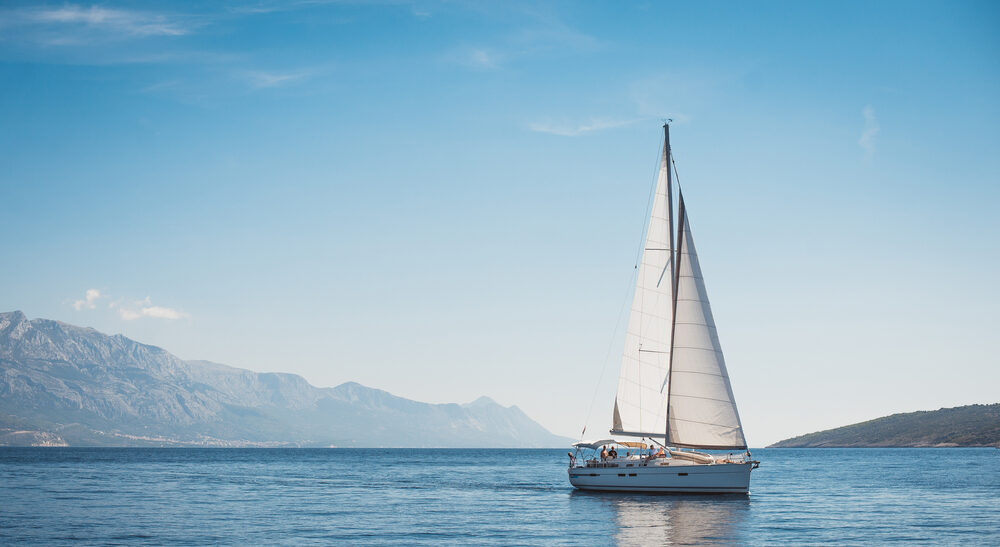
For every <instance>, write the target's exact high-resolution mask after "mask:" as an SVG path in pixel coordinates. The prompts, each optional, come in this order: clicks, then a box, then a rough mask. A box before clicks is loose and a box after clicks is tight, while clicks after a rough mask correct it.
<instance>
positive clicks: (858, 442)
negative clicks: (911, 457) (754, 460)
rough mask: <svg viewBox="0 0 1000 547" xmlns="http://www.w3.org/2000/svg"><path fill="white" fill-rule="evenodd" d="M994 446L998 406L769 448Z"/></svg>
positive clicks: (865, 425) (832, 432)
mask: <svg viewBox="0 0 1000 547" xmlns="http://www.w3.org/2000/svg"><path fill="white" fill-rule="evenodd" d="M924 446H996V447H998V448H1000V403H994V404H990V405H967V406H958V407H954V408H941V409H938V410H924V411H920V412H907V413H903V414H893V415H891V416H885V417H882V418H876V419H874V420H869V421H867V422H861V423H858V424H852V425H847V426H844V427H838V428H836V429H828V430H826V431H818V432H816V433H809V434H807V435H800V436H798V437H794V438H791V439H785V440H783V441H779V442H777V443H774V444H772V445H771V446H769V447H768V448H868V447H924Z"/></svg>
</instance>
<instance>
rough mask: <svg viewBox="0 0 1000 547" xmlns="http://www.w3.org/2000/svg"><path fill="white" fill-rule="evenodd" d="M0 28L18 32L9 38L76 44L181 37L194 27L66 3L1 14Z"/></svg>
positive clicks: (159, 16) (158, 16) (165, 18)
mask: <svg viewBox="0 0 1000 547" xmlns="http://www.w3.org/2000/svg"><path fill="white" fill-rule="evenodd" d="M0 20H2V21H3V22H2V23H0V26H2V27H5V28H8V29H15V30H19V31H20V32H16V31H15V32H11V31H10V30H8V31H7V32H6V34H7V39H11V38H14V39H17V38H18V37H19V38H21V39H23V40H26V41H29V42H36V43H40V44H43V45H50V46H59V45H77V44H83V43H90V42H106V41H109V40H116V39H126V38H141V37H150V36H181V35H184V34H188V33H189V32H191V27H190V26H187V25H184V24H183V23H181V21H180V20H178V18H175V17H168V16H167V15H164V14H158V13H150V12H144V11H133V10H124V9H113V8H104V7H100V6H90V7H83V6H80V5H74V4H67V5H65V6H62V7H59V8H23V9H16V10H6V11H5V12H0Z"/></svg>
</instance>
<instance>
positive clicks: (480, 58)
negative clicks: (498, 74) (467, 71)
mask: <svg viewBox="0 0 1000 547" xmlns="http://www.w3.org/2000/svg"><path fill="white" fill-rule="evenodd" d="M446 58H447V60H449V61H451V62H453V63H455V64H458V65H462V66H464V67H467V68H472V69H475V70H493V69H496V68H500V66H501V65H502V64H503V62H504V60H505V59H506V56H505V55H504V54H502V53H500V52H498V51H496V50H493V49H488V48H482V47H460V48H457V49H454V50H452V51H451V52H450V53H448V55H447V56H446Z"/></svg>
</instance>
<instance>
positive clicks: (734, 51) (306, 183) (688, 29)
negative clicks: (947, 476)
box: [0, 1, 1000, 446]
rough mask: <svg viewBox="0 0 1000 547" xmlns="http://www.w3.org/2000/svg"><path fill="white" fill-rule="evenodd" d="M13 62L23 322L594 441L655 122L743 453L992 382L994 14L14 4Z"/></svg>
mask: <svg viewBox="0 0 1000 547" xmlns="http://www.w3.org/2000/svg"><path fill="white" fill-rule="evenodd" d="M0 82H2V85H0V218H2V219H3V223H4V226H5V230H4V237H3V238H2V239H0V257H2V261H3V267H2V268H0V309H3V310H12V309H21V310H23V311H24V312H25V313H27V314H28V315H29V316H30V317H46V318H53V319H59V320H63V321H67V322H70V323H75V324H81V325H87V326H93V327H95V328H97V329H99V330H102V331H104V332H108V333H123V334H125V335H127V336H130V337H132V338H135V339H137V340H139V341H142V342H146V343H151V344H155V345H160V346H163V347H165V348H167V349H169V350H170V351H172V352H174V353H176V354H177V355H179V356H181V357H183V358H188V359H209V360H214V361H218V362H223V363H227V364H231V365H234V366H240V367H245V368H250V369H253V370H258V371H287V372H294V373H298V374H302V375H303V376H305V377H306V378H307V379H308V380H309V381H310V382H312V383H313V384H316V385H320V386H331V385H336V384H339V383H341V382H344V381H348V380H354V381H359V382H361V383H364V384H366V385H370V386H374V387H379V388H383V389H386V390H388V391H390V392H393V393H395V394H398V395H402V396H406V397H411V398H415V399H418V400H424V401H434V402H451V401H458V402H462V401H471V400H473V399H475V398H476V397H478V396H480V395H489V396H491V397H493V398H495V399H497V400H498V401H499V402H501V403H503V404H508V405H510V404H516V405H518V406H520V407H521V408H522V409H524V410H525V411H526V412H528V414H529V415H531V416H533V417H535V418H536V419H538V420H539V421H541V422H542V423H543V424H544V425H546V426H547V427H549V428H550V429H552V430H554V431H556V432H558V433H562V434H565V435H570V436H573V435H577V434H578V432H579V430H580V428H581V427H582V425H583V422H584V418H585V417H586V415H587V413H588V409H590V408H591V400H592V396H593V395H594V393H595V386H596V393H597V396H596V398H595V402H594V404H593V407H592V413H591V418H590V431H593V432H595V434H597V433H599V432H600V431H602V430H603V429H604V428H605V426H607V425H608V422H609V421H610V406H611V402H612V397H613V391H614V386H615V379H616V377H617V368H618V356H619V355H620V352H621V347H620V344H621V340H620V338H621V332H622V330H623V326H622V327H620V328H619V329H618V330H617V336H616V334H615V333H616V331H615V324H616V319H617V318H618V314H619V310H620V308H621V305H622V302H623V301H626V300H627V295H626V293H627V292H628V290H629V289H630V282H631V277H630V276H631V274H632V267H633V261H634V256H635V250H636V248H637V246H638V244H639V237H640V232H641V228H642V224H643V223H644V221H645V219H644V218H643V215H644V207H645V204H646V196H647V195H648V192H649V187H650V184H651V182H652V177H653V171H654V168H655V165H656V160H657V151H658V148H659V146H660V143H659V139H660V138H661V128H660V124H661V121H660V120H661V119H662V118H665V117H671V118H673V119H674V120H675V122H674V125H673V129H672V135H673V144H674V153H675V156H676V160H677V165H678V170H679V173H680V179H681V182H682V184H683V186H684V189H685V198H686V201H687V204H688V208H689V212H690V215H691V222H692V229H693V232H694V233H695V234H696V236H697V239H698V244H699V254H700V257H701V260H702V266H703V268H704V270H705V275H706V280H707V283H708V290H709V294H710V296H711V298H712V301H713V308H714V311H715V315H716V321H717V323H718V325H719V328H720V337H721V340H722V344H723V348H724V350H725V352H726V356H727V362H728V364H729V368H730V373H731V376H732V380H733V386H734V391H735V393H736V397H737V401H738V403H739V405H740V409H741V413H742V417H743V421H744V425H745V427H746V429H747V435H748V438H749V440H750V443H751V445H754V446H759V445H763V444H766V443H770V442H773V441H776V440H778V439H780V438H783V437H786V436H790V435H794V434H799V433H804V432H808V431H814V430H817V429H821V428H825V427H832V426H837V425H842V424H844V423H849V422H853V421H858V420H862V419H867V418H871V417H875V416H878V415H882V414H886V413H891V412H897V411H910V410H917V409H930V408H938V407H941V406H952V405H958V404H968V403H975V402H982V403H985V402H996V401H997V390H996V386H997V385H1000V367H998V366H997V365H998V364H1000V363H998V362H997V358H996V353H995V351H993V348H992V344H991V342H992V341H993V340H994V339H995V338H996V328H997V326H998V321H997V319H996V310H997V306H998V304H1000V295H998V290H997V288H996V278H997V273H998V271H1000V244H998V236H1000V221H998V219H997V209H998V205H1000V199H998V198H1000V190H998V182H1000V180H998V178H1000V177H998V175H997V173H998V172H1000V159H998V158H1000V154H998V153H997V149H998V145H1000V138H998V136H997V127H1000V100H998V97H1000V8H998V7H997V4H996V3H993V2H953V3H943V2H942V3H926V2H896V3H894V2H878V3H866V2H837V3H832V2H831V3H819V2H809V3H805V2H788V3H778V2H768V3H761V4H750V3H713V4H709V5H701V4H692V3H666V2H664V3H658V2H652V3H634V4H626V5H619V4H618V3H598V2H585V3H576V2H567V3H545V4H533V3H518V2H504V3H479V2H374V3H364V2H322V1H318V2H273V3H272V2H220V3H211V4H209V5H208V6H205V5H201V4H185V3H178V2H171V3H162V4H155V3H144V2H122V3H116V2H109V3H86V4H76V3H72V2H66V3H61V2H60V3H51V4H45V3H23V4H21V3H16V2H14V3H9V2H8V3H5V4H3V5H2V6H0ZM88 291H90V292H89V293H88ZM88 294H89V298H88ZM609 347H610V348H611V350H610V357H608V358H607V359H605V355H607V354H608V352H609V349H608V348H609ZM602 370H603V374H602ZM599 379H600V381H599Z"/></svg>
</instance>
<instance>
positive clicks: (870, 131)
mask: <svg viewBox="0 0 1000 547" xmlns="http://www.w3.org/2000/svg"><path fill="white" fill-rule="evenodd" d="M861 115H862V116H864V118H865V130H864V132H863V133H861V138H860V139H858V144H859V145H860V146H861V148H864V149H865V155H866V156H867V157H869V158H870V157H872V155H873V154H874V153H875V135H878V132H879V129H881V127H879V125H878V120H877V119H875V109H874V108H872V105H867V106H865V108H864V110H862V111H861Z"/></svg>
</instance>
